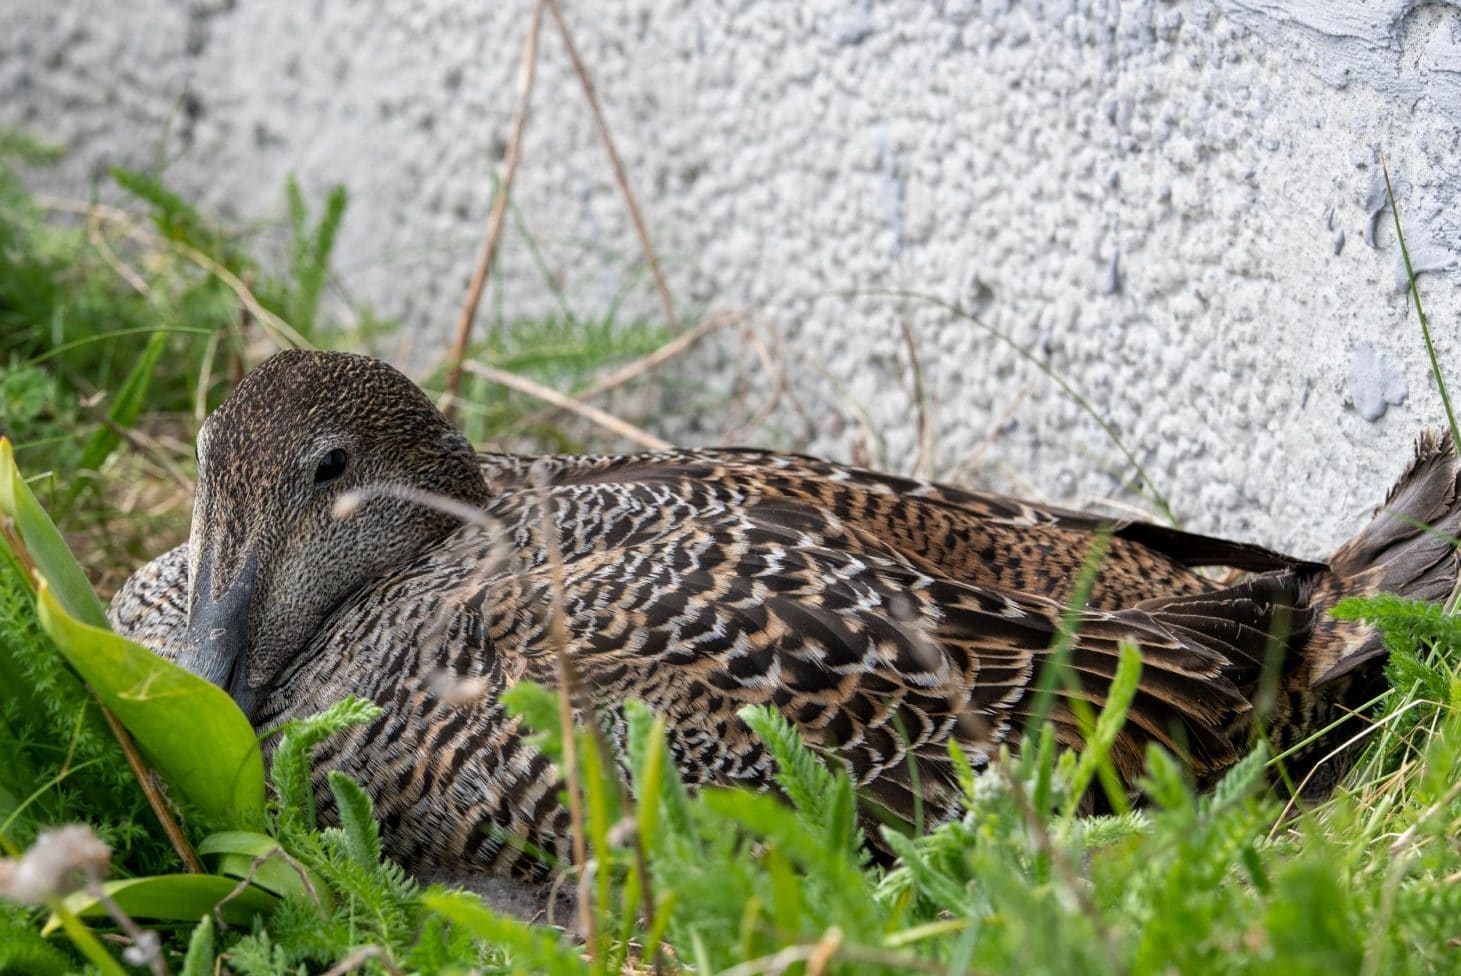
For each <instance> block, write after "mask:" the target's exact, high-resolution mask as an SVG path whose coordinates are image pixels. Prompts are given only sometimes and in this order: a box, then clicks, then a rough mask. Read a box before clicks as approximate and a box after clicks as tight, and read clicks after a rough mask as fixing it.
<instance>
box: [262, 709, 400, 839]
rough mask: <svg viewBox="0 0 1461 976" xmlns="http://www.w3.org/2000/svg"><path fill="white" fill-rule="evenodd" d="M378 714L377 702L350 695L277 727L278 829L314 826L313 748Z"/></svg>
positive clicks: (312, 827)
mask: <svg viewBox="0 0 1461 976" xmlns="http://www.w3.org/2000/svg"><path fill="white" fill-rule="evenodd" d="M380 714H381V708H380V706H379V705H375V704H373V703H371V702H367V701H361V700H360V699H358V698H356V697H355V696H353V695H350V696H347V697H346V698H345V699H344V700H343V701H340V702H336V703H335V704H334V705H332V706H331V707H330V708H328V709H326V710H325V711H323V712H321V713H320V714H318V715H313V716H311V717H309V718H305V719H296V720H294V721H292V722H288V723H286V724H285V725H283V726H282V727H281V728H279V729H278V730H277V732H278V735H279V746H278V748H277V749H276V750H275V752H274V761H273V778H274V790H275V793H276V794H277V796H278V800H279V823H280V826H281V828H283V829H286V830H290V829H295V830H312V829H314V826H315V797H314V786H313V783H312V780H311V768H310V753H311V752H312V751H313V750H314V747H315V746H317V745H319V744H320V743H321V742H324V741H325V740H326V739H328V738H329V737H330V736H332V735H335V734H337V733H339V732H344V731H345V730H346V729H349V728H351V727H352V726H355V725H360V724H363V723H365V722H369V721H370V720H372V719H374V718H377V717H378V716H379V715H380Z"/></svg>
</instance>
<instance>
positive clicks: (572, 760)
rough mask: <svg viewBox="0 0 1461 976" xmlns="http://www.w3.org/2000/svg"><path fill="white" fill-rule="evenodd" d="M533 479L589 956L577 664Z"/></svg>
mask: <svg viewBox="0 0 1461 976" xmlns="http://www.w3.org/2000/svg"><path fill="white" fill-rule="evenodd" d="M534 474H535V475H536V474H538V472H534ZM535 480H537V481H538V482H539V483H538V485H537V488H538V505H539V512H540V515H541V519H542V525H541V529H542V533H543V546H544V548H546V549H547V550H548V568H549V584H548V585H549V593H550V604H549V611H548V612H549V618H548V645H549V647H550V648H551V649H552V650H553V653H554V654H555V656H556V657H557V658H558V720H559V727H560V731H561V733H562V736H563V784H564V787H565V791H566V792H567V793H568V819H569V821H570V822H571V824H572V826H573V838H572V843H573V868H574V871H575V872H577V874H578V925H579V930H580V931H581V932H582V933H583V937H584V941H585V943H586V944H587V945H588V950H589V955H590V957H592V955H593V953H595V952H596V951H597V949H598V939H597V937H596V929H595V925H594V923H595V921H596V919H595V917H594V906H593V885H592V884H591V883H590V882H591V879H590V877H589V873H588V821H587V819H586V818H585V816H584V810H583V791H582V788H581V785H580V783H579V777H578V737H577V735H575V729H574V723H573V702H574V699H575V697H576V694H575V692H576V691H577V690H578V685H579V681H578V669H577V668H576V667H575V666H574V663H573V658H572V657H571V656H570V654H569V652H568V624H567V621H566V620H565V619H564V618H565V613H564V610H563V605H564V594H563V550H562V549H561V548H560V546H559V545H558V524H557V518H556V516H555V515H554V508H553V495H552V493H551V492H549V491H548V489H547V486H546V484H545V483H543V479H542V478H541V477H537V478H535ZM601 758H605V759H606V758H607V757H601ZM600 870H602V868H601V869H600Z"/></svg>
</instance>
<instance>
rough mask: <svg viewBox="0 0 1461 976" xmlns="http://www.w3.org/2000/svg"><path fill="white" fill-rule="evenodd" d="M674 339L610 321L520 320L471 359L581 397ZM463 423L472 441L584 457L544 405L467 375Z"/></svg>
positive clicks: (653, 328) (654, 326) (651, 326)
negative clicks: (516, 441) (512, 442)
mask: <svg viewBox="0 0 1461 976" xmlns="http://www.w3.org/2000/svg"><path fill="white" fill-rule="evenodd" d="M668 339H669V333H668V331H667V330H666V329H665V327H664V326H663V325H661V324H658V323H649V322H638V321H629V322H621V321H618V320H616V319H615V318H614V317H613V316H612V315H606V316H604V317H603V318H600V319H597V320H590V321H585V320H581V319H578V318H574V317H571V316H562V317H549V318H545V319H520V320H513V321H509V322H505V323H503V324H502V325H501V326H499V327H496V328H493V329H492V330H491V331H489V332H488V333H487V335H486V337H485V338H484V339H483V341H482V342H481V343H479V344H477V345H475V346H474V347H473V348H472V351H471V354H472V356H473V358H477V359H480V360H482V361H483V362H486V363H490V364H491V365H493V366H496V367H498V368H500V369H505V370H508V371H510V372H513V373H517V374H519V375H521V376H526V377H529V378H531V379H534V380H536V381H538V382H539V383H542V384H544V385H546V386H549V387H552V388H554V389H557V390H562V391H563V392H564V393H567V394H569V395H576V394H578V393H580V392H582V391H583V390H584V389H586V388H587V387H588V386H590V385H591V383H592V381H593V379H594V377H595V376H597V375H599V374H601V373H602V372H604V371H605V370H606V369H608V368H610V367H612V366H615V365H618V364H623V363H627V362H629V361H631V360H633V359H636V358H638V357H640V356H644V355H646V354H648V353H650V352H652V351H653V350H654V349H656V348H658V347H659V346H660V345H662V344H664V343H665V342H666V341H667V340H668ZM462 400H463V402H462V403H461V404H460V406H461V409H462V414H461V423H462V427H463V430H464V431H465V432H466V434H467V436H468V437H469V438H470V439H472V440H473V441H482V440H487V439H490V440H492V441H496V442H500V441H502V440H504V439H509V438H523V437H526V438H529V439H531V440H532V441H533V442H534V443H539V444H542V445H544V446H545V447H547V448H549V449H551V450H555V451H565V452H572V451H579V450H582V449H583V442H582V440H577V439H574V438H573V437H571V436H570V434H569V433H568V432H567V431H566V430H565V429H564V427H563V425H562V423H561V422H560V421H557V420H554V419H552V418H551V417H545V414H544V413H543V410H542V406H543V405H542V404H541V403H540V402H538V401H537V400H534V399H532V398H530V397H527V396H525V395H523V394H521V393H515V392H513V391H511V390H509V389H507V388H506V387H503V386H501V385H499V384H497V383H492V382H489V381H487V380H485V379H481V378H477V377H473V376H470V375H468V376H467V378H466V381H465V382H464V383H463V384H462Z"/></svg>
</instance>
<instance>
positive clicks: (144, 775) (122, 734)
mask: <svg viewBox="0 0 1461 976" xmlns="http://www.w3.org/2000/svg"><path fill="white" fill-rule="evenodd" d="M97 707H98V708H100V709H101V714H102V717H103V718H105V719H106V720H107V726H108V727H109V728H110V729H111V730H112V735H114V736H115V737H116V739H117V743H118V744H119V745H121V747H122V754H123V755H124V756H126V757H127V765H128V766H131V767H132V775H134V776H136V777H137V783H138V785H140V786H141V787H142V794H143V795H144V796H146V797H147V805H148V806H150V807H152V812H153V814H154V815H155V816H156V817H157V821H158V823H160V824H162V830H163V832H164V833H165V834H167V839H168V841H169V842H171V843H172V849H173V850H175V851H177V853H178V857H179V858H181V859H182V862H183V867H185V868H187V870H188V873H189V874H202V873H203V864H202V862H200V861H199V860H198V855H197V853H196V852H195V851H194V850H193V845H192V844H191V843H189V842H188V838H187V835H186V834H184V833H183V828H182V827H180V826H178V822H177V820H175V819H174V818H173V815H172V811H171V810H169V809H168V806H167V798H166V797H164V796H163V795H162V791H161V790H159V789H158V788H157V783H156V782H155V781H154V780H153V778H152V768H151V767H150V766H148V765H147V763H145V762H144V761H143V760H142V754H141V753H140V752H138V751H137V744H136V743H134V742H133V741H132V736H131V733H129V732H128V731H127V730H126V728H125V727H123V725H122V723H121V722H120V721H118V719H117V717H116V716H115V715H113V714H112V710H111V709H110V708H107V707H106V706H105V705H102V704H101V703H100V702H98V704H97Z"/></svg>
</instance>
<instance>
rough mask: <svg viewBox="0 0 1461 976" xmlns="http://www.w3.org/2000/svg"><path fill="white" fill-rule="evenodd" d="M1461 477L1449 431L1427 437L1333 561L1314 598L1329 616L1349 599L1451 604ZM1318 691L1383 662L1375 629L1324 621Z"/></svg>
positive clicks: (1316, 664) (1316, 662) (1459, 564)
mask: <svg viewBox="0 0 1461 976" xmlns="http://www.w3.org/2000/svg"><path fill="white" fill-rule="evenodd" d="M1458 537H1461V471H1458V466H1457V460H1456V445H1455V444H1454V443H1453V442H1452V440H1451V434H1450V432H1449V431H1446V432H1443V433H1437V432H1435V431H1426V432H1425V433H1423V434H1421V436H1420V439H1419V440H1418V441H1417V442H1416V445H1415V461H1414V463H1412V464H1411V466H1410V469H1409V470H1408V471H1406V472H1405V474H1404V475H1402V476H1401V478H1400V480H1399V481H1398V482H1396V484H1395V487H1394V488H1392V489H1390V494H1389V495H1388V496H1387V497H1386V498H1385V504H1384V505H1382V506H1380V508H1379V509H1378V510H1377V511H1376V512H1375V516H1374V518H1372V519H1371V520H1370V524H1369V525H1367V526H1365V527H1364V529H1362V530H1361V531H1360V533H1359V534H1358V535H1356V536H1355V537H1354V538H1353V539H1351V540H1349V541H1348V542H1346V543H1345V544H1344V545H1342V546H1340V547H1339V549H1338V550H1337V551H1336V552H1335V553H1334V555H1333V556H1331V557H1330V559H1329V568H1330V574H1329V575H1328V576H1327V577H1326V578H1324V579H1323V581H1322V582H1321V583H1320V585H1319V587H1318V588H1317V589H1316V592H1315V593H1314V604H1315V606H1316V607H1318V608H1320V609H1321V610H1327V609H1328V608H1329V607H1330V606H1332V605H1333V604H1334V603H1335V602H1337V601H1338V600H1340V599H1341V598H1343V597H1346V596H1364V595H1368V594H1372V593H1396V594H1399V595H1400V596H1404V597H1410V598H1412V599H1417V600H1444V599H1446V598H1447V597H1448V596H1450V594H1451V592H1452V590H1453V589H1454V588H1455V586H1456V578H1457V573H1458V571H1461V557H1458V550H1457V539H1458ZM1309 647H1310V651H1309V654H1308V658H1309V661H1310V667H1309V674H1310V675H1311V679H1310V687H1317V686H1319V685H1323V684H1327V683H1328V682H1331V681H1334V680H1335V679H1337V678H1341V677H1343V676H1345V675H1347V674H1350V673H1352V672H1354V671H1355V669H1357V668H1359V667H1361V666H1363V665H1366V664H1369V663H1370V662H1372V661H1375V660H1376V659H1378V658H1380V657H1382V656H1383V655H1384V653H1385V649H1384V647H1383V645H1382V644H1381V643H1380V635H1379V634H1377V633H1375V631H1374V630H1373V628H1370V627H1366V626H1362V625H1360V624H1357V623H1353V622H1349V621H1341V620H1336V619H1334V618H1332V617H1329V616H1328V615H1327V614H1324V615H1323V616H1322V617H1321V619H1320V620H1319V621H1318V622H1317V625H1316V628H1315V633H1314V637H1313V639H1312V641H1311V642H1310V645H1309Z"/></svg>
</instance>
